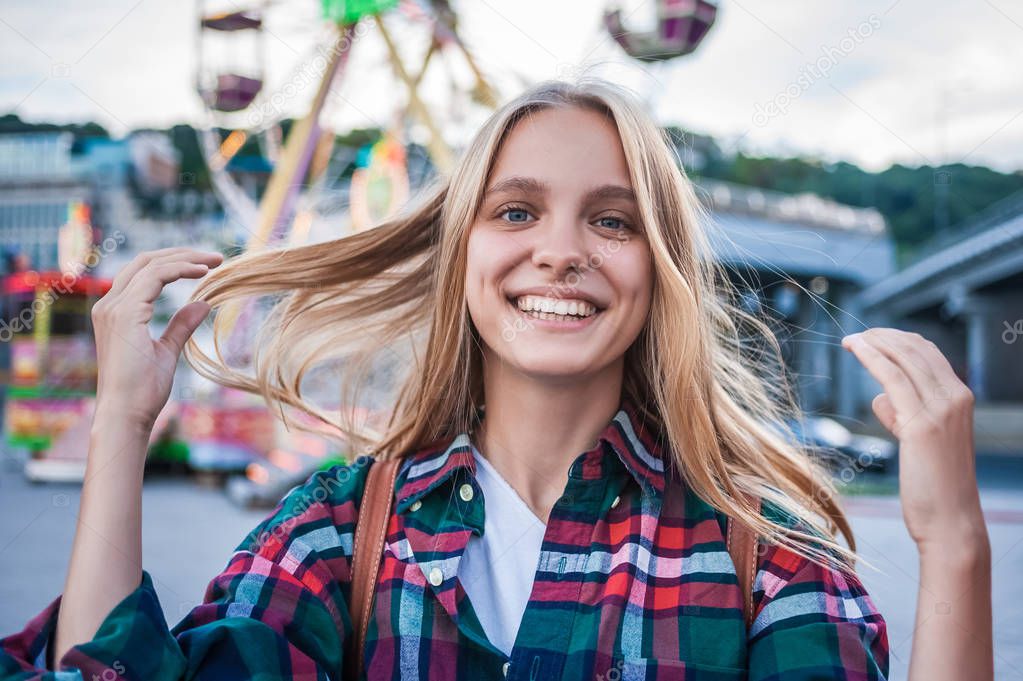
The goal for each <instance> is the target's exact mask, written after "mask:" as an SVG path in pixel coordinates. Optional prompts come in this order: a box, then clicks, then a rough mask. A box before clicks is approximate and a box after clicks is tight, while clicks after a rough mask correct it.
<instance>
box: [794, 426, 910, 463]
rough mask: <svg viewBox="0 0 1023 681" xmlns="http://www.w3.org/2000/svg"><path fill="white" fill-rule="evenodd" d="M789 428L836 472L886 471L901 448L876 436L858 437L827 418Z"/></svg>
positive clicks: (804, 444)
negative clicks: (843, 469) (851, 470)
mask: <svg viewBox="0 0 1023 681" xmlns="http://www.w3.org/2000/svg"><path fill="white" fill-rule="evenodd" d="M789 426H790V427H791V428H792V431H793V432H794V433H795V435H796V437H797V438H798V439H799V441H800V443H801V444H803V446H805V447H809V448H811V449H813V450H814V451H815V453H816V454H817V455H818V456H820V457H821V459H822V460H823V461H824V462H825V463H826V464H827V465H829V466H830V467H832V468H833V469H836V470H838V469H842V468H852V469H853V470H860V471H863V470H873V471H880V472H885V471H887V470H889V469H890V467H891V466H892V465H893V464H894V462H895V459H896V456H897V455H898V445H897V444H896V443H894V442H892V441H890V440H886V439H884V438H881V437H874V436H873V435H857V434H855V433H853V432H851V431H850V430H849V429H848V428H846V427H845V426H843V425H842V424H841V423H839V422H838V421H836V420H834V419H832V418H828V417H826V416H806V417H804V419H803V421H802V422H798V421H790V422H789Z"/></svg>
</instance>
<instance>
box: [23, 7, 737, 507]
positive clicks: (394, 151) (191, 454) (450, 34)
mask: <svg viewBox="0 0 1023 681" xmlns="http://www.w3.org/2000/svg"><path fill="white" fill-rule="evenodd" d="M309 4H313V5H315V4H317V3H315V2H311V0H262V1H260V2H256V3H255V4H252V5H249V6H246V7H244V8H240V7H239V6H238V5H237V4H236V3H234V2H230V3H228V4H227V5H226V6H224V5H223V3H221V6H220V7H219V8H218V7H216V6H214V3H213V2H212V1H211V0H200V2H199V16H198V21H197V31H196V53H197V55H198V68H197V71H196V87H197V90H198V93H199V96H200V99H201V101H202V104H203V110H204V119H205V123H204V125H203V126H201V129H200V130H199V137H200V148H201V150H202V152H203V155H204V159H205V162H206V165H207V166H208V168H209V171H210V177H211V181H212V184H213V188H214V190H215V191H216V193H217V195H218V197H219V199H220V200H221V203H222V205H223V206H224V208H225V211H226V212H227V213H228V215H229V216H230V217H231V218H232V219H233V220H234V221H236V222H237V223H238V224H241V225H245V226H247V231H248V232H249V233H250V234H251V236H250V237H249V239H248V241H247V243H246V244H245V245H244V248H245V250H246V251H256V250H261V249H268V248H274V247H280V246H283V245H299V244H301V243H303V242H305V241H306V240H308V238H309V237H310V234H311V232H312V230H313V228H314V226H318V227H320V228H324V227H325V228H326V229H327V231H328V233H330V234H332V235H333V236H334V237H340V236H343V235H344V234H346V233H351V232H356V231H360V230H363V229H368V228H370V227H372V226H373V225H374V224H377V223H378V222H380V221H381V220H383V219H384V218H386V217H387V216H389V215H391V214H393V213H394V212H396V211H397V210H398V209H400V208H401V207H402V205H403V204H404V203H405V201H406V200H407V199H408V196H409V191H410V180H409V165H410V163H409V161H410V156H409V155H408V154H407V150H408V149H410V145H409V141H410V140H409V137H410V135H409V132H408V131H409V130H410V128H412V127H413V126H414V127H415V128H417V129H418V130H419V131H421V132H420V136H419V138H418V140H419V141H421V142H422V143H421V144H420V145H417V146H418V147H419V148H420V149H422V148H425V150H426V152H427V155H428V160H427V161H426V162H427V163H428V164H429V165H431V166H432V167H433V168H434V169H435V171H437V172H440V173H447V172H448V171H450V170H451V169H452V167H453V164H454V159H455V153H454V151H453V150H452V148H451V146H450V145H449V143H448V142H447V141H446V140H445V137H444V135H443V130H444V126H443V125H442V121H440V120H439V116H438V112H437V111H436V106H433V107H431V105H429V104H428V103H427V98H426V97H425V96H424V94H423V92H422V88H423V85H424V82H425V79H426V75H427V73H428V72H431V71H430V69H431V67H432V66H433V65H434V64H436V63H438V62H443V63H444V64H445V65H446V67H447V68H446V69H445V74H446V75H445V76H443V78H444V80H445V81H446V82H447V83H448V87H450V89H451V93H452V99H460V101H463V102H465V103H466V104H468V103H472V104H473V105H475V106H478V107H482V108H483V109H487V108H493V107H495V106H496V105H497V104H498V101H499V99H500V97H499V95H498V93H497V91H496V88H495V87H494V86H492V85H491V84H490V82H489V81H488V79H487V78H486V77H485V76H484V74H483V71H482V70H481V69H480V67H479V65H478V61H477V59H476V58H475V56H474V55H473V53H472V51H471V50H470V48H469V47H468V45H467V44H466V42H465V40H463V38H462V35H461V33H460V30H459V22H458V15H457V11H456V9H455V7H454V6H453V5H452V4H451V2H449V0H320V2H319V3H318V4H319V7H318V8H317V9H318V12H317V15H318V16H317V18H316V22H317V23H318V24H319V29H320V30H319V32H318V33H317V34H316V35H321V36H325V37H322V38H319V39H318V40H319V44H317V46H316V56H314V57H311V58H309V59H308V60H306V61H305V62H303V63H301V64H299V65H298V66H297V67H296V68H297V70H299V71H303V72H305V73H308V72H310V71H312V72H313V73H314V77H313V78H312V79H311V80H312V81H313V85H312V86H311V87H310V88H309V94H307V95H306V98H307V99H308V100H309V104H308V108H307V110H306V111H305V113H304V114H302V115H300V116H299V117H297V118H295V119H289V118H288V117H287V114H286V113H285V111H284V110H283V109H284V107H282V106H280V105H279V99H280V97H279V95H280V94H281V91H280V90H278V89H277V85H276V84H275V86H274V87H269V85H268V81H269V80H270V78H269V75H268V61H269V60H268V58H267V54H268V51H267V44H268V42H269V41H280V36H279V35H278V34H277V33H278V32H277V31H276V30H275V26H274V24H273V22H272V21H271V17H274V16H277V17H279V16H282V15H284V16H289V15H292V14H302V13H303V12H304V13H305V14H306V15H308V13H309V11H310V8H309V6H308V5H309ZM655 8H656V17H655V22H654V24H653V26H650V27H649V28H648V29H646V30H643V31H632V30H629V29H628V28H627V26H626V25H625V24H627V23H629V21H630V19H631V15H632V12H629V13H626V12H624V11H623V9H622V8H621V7H620V6H613V7H610V8H608V9H607V11H606V12H605V13H604V16H603V24H604V26H603V28H604V30H606V31H607V32H608V33H609V34H610V35H611V36H612V37H613V38H614V40H615V41H616V42H617V43H618V45H620V46H621V48H622V49H623V50H624V51H625V52H626V54H628V55H629V56H630V57H632V58H635V59H637V60H640V61H643V62H648V63H649V62H665V61H667V60H670V59H674V58H676V57H681V56H684V55H687V54H690V53H691V52H693V51H694V50H695V49H696V48H697V46H698V45H699V44H700V42H701V41H702V40H703V38H704V37H705V36H706V34H707V32H708V30H709V29H710V27H711V26H712V24H713V23H714V19H715V16H716V12H717V3H715V2H709V1H708V0H658V1H657V2H656V5H655ZM218 9H219V10H222V11H218ZM292 10H294V11H292ZM366 27H370V28H371V29H372V30H371V31H365V30H361V29H363V28H366ZM401 31H404V32H405V33H404V35H407V34H408V31H418V33H419V34H420V37H421V38H422V37H425V41H422V40H420V41H418V43H419V44H420V45H422V44H424V42H425V51H421V53H420V54H418V55H417V56H416V57H415V58H411V57H410V56H409V52H410V49H409V45H408V44H405V43H404V42H402V41H399V39H398V37H397V36H398V35H399V33H400V32H401ZM370 40H379V41H380V43H382V46H383V48H384V53H385V54H386V59H387V61H388V63H389V65H390V69H391V71H392V72H393V74H394V79H395V83H396V85H397V88H398V89H399V90H400V91H401V92H402V93H403V94H404V95H405V96H404V98H399V99H403V100H404V105H403V107H402V110H400V111H398V112H397V113H396V114H395V116H394V117H393V119H392V122H391V124H390V125H388V126H386V129H384V130H382V131H381V132H380V136H379V138H378V139H377V140H375V141H373V142H371V143H369V144H366V145H364V146H363V147H361V148H359V149H356V150H353V149H352V148H351V147H349V146H347V145H345V144H341V143H339V137H340V136H341V135H342V134H343V131H340V130H337V129H335V128H334V127H333V126H332V125H331V124H329V123H328V121H330V120H332V119H333V116H331V113H332V112H336V110H337V109H339V108H343V107H345V106H350V105H351V102H350V101H349V100H348V99H346V98H345V97H342V96H341V95H340V94H339V93H340V91H341V90H342V89H343V87H344V84H345V82H346V78H348V77H349V76H350V75H351V74H350V73H349V69H350V65H351V59H350V57H351V53H352V52H353V50H357V49H359V47H360V46H361V44H362V43H363V42H365V41H370ZM378 45H379V43H378ZM452 59H457V60H459V61H460V62H461V64H462V65H463V68H464V69H465V72H467V73H469V74H471V78H470V79H469V80H470V82H471V85H468V86H463V85H461V84H460V83H459V81H458V79H456V78H455V76H454V73H453V71H452V64H451V60H452ZM431 73H432V72H431ZM295 80H296V78H294V77H293V78H292V81H295ZM462 80H465V79H464V78H463V79H462ZM293 94H294V93H293ZM310 94H311V96H310ZM353 96H354V95H353ZM424 133H425V134H424ZM253 164H255V166H257V167H260V168H264V169H266V170H267V171H269V180H268V181H267V182H266V185H265V187H264V188H263V191H262V192H261V195H260V196H259V198H257V197H256V194H257V192H255V191H253V188H252V186H251V184H247V183H246V177H245V171H246V168H251V167H253ZM83 281H85V283H84V284H83V285H82V286H83V288H82V292H81V294H80V295H81V296H84V298H79V302H78V303H76V305H77V308H76V309H77V314H78V315H79V317H84V318H86V319H87V317H88V314H87V309H88V308H89V306H90V302H91V301H93V300H94V298H95V297H97V296H98V295H102V292H103V290H104V289H103V286H104V285H105V286H109V283H108V282H107V283H104V282H91V281H90V280H89V279H88V278H87V277H85V278H84V279H83ZM5 291H7V292H8V295H20V296H23V297H24V296H26V295H29V294H28V293H27V289H24V287H23V286H22V288H19V284H18V283H17V282H15V281H8V282H6V284H5ZM256 311H257V308H256V306H255V303H254V302H250V303H247V304H244V305H241V306H235V307H228V308H225V309H222V310H221V311H219V312H218V318H221V319H218V320H217V323H218V324H222V325H223V326H222V327H221V328H223V329H226V330H227V331H228V334H229V337H228V345H227V347H228V351H229V352H228V356H229V358H230V354H231V352H230V350H231V348H232V347H234V348H238V349H241V348H244V345H245V343H244V341H242V340H239V339H241V338H244V337H246V336H247V335H248V331H250V330H251V329H252V328H253V327H254V326H255V325H256V324H257V322H256ZM84 328H85V330H84V333H86V334H87V337H88V338H89V339H90V340H91V335H88V334H91V329H90V328H88V324H85V325H84ZM40 333H43V334H45V331H43V332H37V333H36V337H38V336H39V334H40ZM232 339H233V340H234V341H235V342H234V343H232V342H231V341H232ZM20 352H23V351H22V350H21V349H19V353H20ZM24 352H25V353H27V350H25V351H24ZM236 355H240V356H244V352H242V351H241V350H239V351H238V352H236ZM19 361H22V362H23V363H24V360H19ZM93 371H94V366H93ZM25 390H26V388H25V387H24V386H21V387H12V388H10V389H8V395H9V401H8V402H9V405H10V397H14V398H15V400H19V399H22V398H23V397H24V395H25V392H24V391H25ZM93 390H94V386H93ZM19 391H21V392H19ZM255 399H256V398H255V396H242V395H239V394H236V393H234V392H230V391H228V392H222V393H221V394H220V395H218V396H217V399H215V400H213V402H215V403H216V405H215V406H213V405H207V404H203V403H190V404H181V403H179V404H174V403H173V402H172V403H171V404H169V405H168V409H167V413H168V414H169V415H170V416H168V417H166V418H167V419H169V420H170V422H171V424H170V426H168V427H166V428H164V429H163V430H161V431H160V433H158V434H154V439H153V442H152V443H151V448H150V458H152V459H155V458H158V457H159V456H160V454H161V453H163V452H168V451H170V452H180V451H181V450H182V448H180V447H179V448H175V447H173V446H170V444H172V443H174V442H179V443H183V444H187V447H186V448H185V449H186V450H187V455H186V457H187V458H188V460H189V463H190V464H191V466H192V467H193V468H198V469H200V470H206V471H207V472H214V473H216V472H220V471H222V470H230V469H231V467H232V466H238V465H239V463H240V464H241V465H242V467H243V470H244V471H245V475H244V476H243V477H236V478H232V479H230V480H229V482H228V493H229V494H230V495H231V496H232V498H234V499H235V500H237V501H238V502H240V503H246V504H249V503H269V504H272V503H275V502H276V501H277V500H278V499H279V498H280V497H281V495H282V494H283V493H284V492H286V491H287V489H288V488H289V487H291V486H293V485H294V484H297V482H300V481H301V480H303V479H305V477H307V476H308V475H309V473H311V472H312V471H313V470H315V469H316V468H319V467H323V466H326V465H330V464H332V463H333V462H335V461H338V460H341V459H342V457H343V452H340V451H338V450H336V449H335V447H334V446H332V445H329V444H326V443H327V442H329V441H330V440H331V438H330V437H323V438H318V437H317V436H315V435H313V436H310V435H305V434H297V433H292V432H285V431H284V430H283V429H282V427H281V423H280V421H279V420H278V419H276V418H275V417H273V416H271V413H270V411H269V409H268V408H267V406H266V405H265V404H264V403H262V401H261V399H260V400H259V401H258V402H257V401H253V400H255ZM50 409H51V408H49V407H47V408H46V409H44V411H47V410H50ZM10 410H11V408H10V406H8V411H9V412H10ZM71 411H73V410H71ZM79 411H81V410H79ZM52 413H54V414H56V413H57V412H56V411H53V412H52ZM27 414H29V411H28V408H27V407H24V408H23V406H18V405H16V407H15V413H14V415H15V417H16V418H15V419H14V423H15V425H14V427H15V428H21V429H22V430H21V431H18V432H17V433H14V434H13V435H12V433H11V427H12V426H11V418H10V416H11V414H10V413H8V419H7V422H8V427H7V428H8V439H9V440H11V441H14V440H12V439H11V438H12V437H13V438H15V439H18V438H21V439H20V440H18V441H19V442H21V443H22V444H24V443H25V442H26V441H27V440H25V438H26V437H28V436H27V435H26V432H27V431H25V428H24V427H22V425H19V424H24V423H25V422H29V421H31V419H29V418H28V416H27ZM162 416H163V415H162ZM301 417H302V415H301V414H298V415H296V418H297V419H299V420H301ZM82 420H84V419H81V418H79V421H82ZM82 427H83V426H82V425H81V423H77V424H76V423H75V422H74V419H72V418H69V419H65V422H63V424H62V425H61V426H59V427H55V428H56V429H57V430H60V428H63V429H64V430H67V431H69V432H73V431H74V429H76V428H77V429H79V430H80V429H81V428H82ZM33 429H35V430H36V431H39V432H41V431H42V430H43V429H42V428H41V427H35V426H32V427H28V431H32V430H33ZM22 431H25V432H22ZM225 431H231V432H232V433H233V434H228V435H225ZM57 435H59V433H57ZM323 435H325V436H329V435H331V433H328V432H326V431H324V432H323ZM260 440H261V441H262V446H260V445H259V444H258V441H260ZM335 441H336V439H335ZM33 442H35V443H36V445H35V446H36V449H37V451H40V452H45V450H46V449H47V447H49V446H50V445H49V440H47V441H46V442H43V441H42V440H39V439H36V440H33ZM79 449H81V447H79ZM239 452H241V453H240V454H239ZM172 456H179V454H173V455H172ZM218 456H221V457H222V458H224V459H225V460H226V461H228V462H229V463H228V464H227V466H226V467H224V466H220V464H219V463H218V461H217V459H218ZM72 458H73V457H72ZM78 458H79V464H80V468H82V469H84V452H81V453H80V455H79V457H78ZM200 459H205V460H206V461H207V462H210V463H209V465H208V466H206V467H205V468H204V467H203V466H204V464H201V463H199V461H200ZM63 475H64V477H71V478H74V477H75V475H76V473H74V472H70V473H69V472H68V469H65V471H64V472H63ZM77 475H78V477H79V478H80V475H81V473H80V471H79V472H78V473H77Z"/></svg>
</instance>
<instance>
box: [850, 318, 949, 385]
mask: <svg viewBox="0 0 1023 681" xmlns="http://www.w3.org/2000/svg"><path fill="white" fill-rule="evenodd" d="M860 335H861V336H862V338H863V340H865V341H867V342H868V343H870V344H871V345H873V346H874V347H875V348H877V350H878V351H879V352H880V353H881V354H883V355H884V356H885V357H887V358H888V359H890V360H891V361H892V362H894V363H895V364H896V365H897V366H898V367H899V368H900V369H902V370H903V371H904V372H905V373H906V375H907V376H909V379H910V380H911V381H912V382H913V386H914V387H915V388H916V392H917V394H918V395H920V397H921V399H923V400H925V401H926V400H927V399H929V398H930V397H932V396H934V395H935V393H936V392H937V389H938V381H937V379H936V378H935V376H934V371H933V370H932V369H931V366H930V362H929V361H928V360H926V359H925V358H924V356H923V355H922V354H921V353H920V351H919V350H918V349H917V347H916V345H917V339H920V340H922V338H920V337H919V336H917V335H916V334H910V333H906V332H905V331H900V330H898V329H887V328H878V329H868V330H867V331H865V332H863V333H862V334H860Z"/></svg>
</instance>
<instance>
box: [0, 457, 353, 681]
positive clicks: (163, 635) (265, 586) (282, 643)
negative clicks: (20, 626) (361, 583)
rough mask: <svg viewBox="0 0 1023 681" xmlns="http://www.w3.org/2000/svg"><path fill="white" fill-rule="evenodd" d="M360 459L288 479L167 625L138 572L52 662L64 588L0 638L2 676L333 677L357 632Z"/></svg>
mask: <svg viewBox="0 0 1023 681" xmlns="http://www.w3.org/2000/svg"><path fill="white" fill-rule="evenodd" d="M366 468H368V466H365V465H362V464H361V463H360V464H351V465H348V466H334V467H333V468H331V469H329V470H326V471H319V472H317V473H314V474H313V475H312V476H311V477H310V478H309V479H308V480H307V481H306V482H305V483H304V484H303V485H299V486H296V487H295V488H293V489H292V490H291V491H290V492H289V493H288V494H287V495H286V496H285V498H284V499H283V500H282V501H281V503H280V504H278V506H277V508H276V509H274V511H273V512H272V513H271V514H270V515H269V516H268V517H267V518H266V519H264V520H263V521H262V522H261V523H260V524H259V525H258V526H256V528H254V529H253V530H252V531H251V532H250V533H249V534H248V535H247V536H246V538H245V539H244V540H243V541H242V542H241V544H239V545H238V547H237V549H236V550H235V552H234V554H233V555H232V556H231V558H230V560H229V561H228V563H227V566H226V567H225V568H224V570H223V571H222V572H221V573H220V574H219V575H217V576H216V577H214V578H213V580H211V582H210V583H209V586H208V587H207V589H206V593H205V596H204V598H203V602H202V603H201V604H199V605H197V606H195V607H194V608H193V609H192V610H191V611H190V612H189V613H188V614H187V615H186V616H185V617H184V618H183V619H182V620H181V621H180V622H179V623H178V624H176V625H175V626H174V627H173V628H168V626H167V622H166V620H165V619H164V615H163V610H162V608H161V607H160V602H159V599H158V598H157V594H156V591H155V589H154V588H153V583H152V579H151V577H150V575H149V573H148V572H146V571H143V573H142V580H141V583H140V584H139V586H138V587H137V588H136V589H135V590H134V591H133V592H132V593H130V594H129V595H128V596H126V597H125V598H124V599H123V600H122V601H121V602H120V603H118V604H117V605H116V606H114V608H113V609H112V610H111V611H110V613H108V615H107V616H106V618H104V620H103V621H102V623H101V624H100V626H99V628H98V630H97V632H96V635H95V636H94V637H93V639H92V640H91V641H88V642H85V643H82V644H79V645H77V646H74V647H73V648H71V649H70V650H68V651H67V652H66V653H65V654H64V656H63V657H62V658H61V660H60V662H59V665H58V666H57V669H59V670H60V672H58V671H56V670H54V669H52V668H50V667H49V665H47V650H48V647H49V646H50V645H52V641H51V640H50V639H51V637H52V634H53V632H54V630H55V628H56V624H57V615H58V613H59V608H60V600H61V599H60V597H58V598H56V599H55V600H54V601H53V602H52V603H50V605H49V606H47V607H46V608H45V609H44V610H43V611H42V612H41V613H40V614H39V615H37V616H36V617H35V618H33V619H32V620H31V621H30V622H29V623H28V625H27V626H26V627H25V629H24V630H22V631H21V632H19V633H16V634H13V635H11V636H8V637H6V638H3V639H0V678H2V679H19V680H24V681H28V680H29V679H47V680H50V679H52V680H56V679H64V678H82V677H84V678H86V679H89V678H101V679H106V678H116V679H118V681H129V680H131V681H134V680H135V679H139V680H146V681H172V680H177V679H197V680H199V681H205V680H207V679H208V680H214V679H216V680H218V681H219V680H231V679H251V678H259V679H261V681H272V680H276V679H281V680H283V679H307V680H313V679H315V680H317V681H319V680H321V679H327V678H328V677H329V678H337V674H338V672H339V670H340V668H341V664H342V649H343V646H344V643H345V641H346V640H348V639H349V638H350V635H351V632H352V623H351V618H350V615H349V611H348V607H347V602H348V601H347V599H348V598H349V597H350V588H351V586H350V585H351V555H352V537H353V531H354V527H355V520H356V516H357V509H356V504H355V499H357V498H359V497H361V492H362V487H363V486H364V483H365V469H366ZM183 559H186V560H187V558H184V557H183ZM61 672H63V674H62V673H61ZM67 672H72V673H74V672H79V673H80V674H81V676H79V675H78V674H74V676H72V677H69V676H67V674H66V673H67Z"/></svg>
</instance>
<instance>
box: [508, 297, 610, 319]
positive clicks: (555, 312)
mask: <svg viewBox="0 0 1023 681" xmlns="http://www.w3.org/2000/svg"><path fill="white" fill-rule="evenodd" d="M508 303H509V304H510V305H511V306H512V307H514V308H515V309H516V310H517V311H518V312H519V313H520V314H522V315H524V316H526V317H529V318H531V319H537V320H541V321H552V322H578V321H583V320H586V319H590V318H591V317H595V316H596V315H598V314H600V313H601V312H602V311H603V310H602V308H598V307H597V306H596V305H594V304H593V303H591V302H589V301H586V300H580V299H577V298H549V297H546V296H534V295H525V296H518V297H517V298H516V297H510V298H508Z"/></svg>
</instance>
